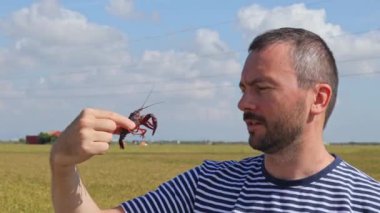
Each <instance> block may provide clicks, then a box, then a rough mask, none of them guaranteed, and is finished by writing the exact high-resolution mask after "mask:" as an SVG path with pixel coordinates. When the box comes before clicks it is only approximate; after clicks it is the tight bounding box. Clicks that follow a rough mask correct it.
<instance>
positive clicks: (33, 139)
mask: <svg viewBox="0 0 380 213" xmlns="http://www.w3.org/2000/svg"><path fill="white" fill-rule="evenodd" d="M26 143H27V144H39V143H40V137H38V135H27V136H26Z"/></svg>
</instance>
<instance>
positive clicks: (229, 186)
mask: <svg viewBox="0 0 380 213" xmlns="http://www.w3.org/2000/svg"><path fill="white" fill-rule="evenodd" d="M263 164H264V155H260V156H256V157H250V158H246V159H243V160H241V161H223V162H216V161H205V162H204V163H203V164H202V165H200V166H198V167H195V168H193V169H191V170H189V171H187V172H185V173H183V174H181V175H179V176H177V177H175V178H173V179H172V180H170V181H168V182H166V183H163V184H162V185H160V186H159V187H158V188H157V189H156V190H155V191H151V192H149V193H147V194H146V195H144V196H141V197H137V198H135V199H132V200H130V201H127V202H124V203H122V204H121V206H122V208H123V209H124V210H125V212H128V213H135V212H141V213H147V212H162V213H169V212H174V213H182V212H183V213H185V212H380V183H379V182H377V181H375V180H374V179H372V178H370V177H369V176H367V175H366V174H364V173H363V172H361V171H359V170H358V169H356V168H354V167H353V166H351V165H349V164H348V163H347V162H345V161H343V160H341V159H340V158H339V157H335V160H334V161H333V162H332V163H331V164H330V165H329V166H327V167H326V168H325V169H323V170H322V171H320V172H319V173H317V174H315V175H313V176H310V177H308V178H305V179H301V180H294V181H287V180H280V179H277V178H275V177H273V176H271V175H270V174H269V173H268V172H267V171H266V170H265V168H264V166H263Z"/></svg>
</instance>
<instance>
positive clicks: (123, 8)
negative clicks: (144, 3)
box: [107, 0, 135, 19]
mask: <svg viewBox="0 0 380 213" xmlns="http://www.w3.org/2000/svg"><path fill="white" fill-rule="evenodd" d="M107 11H108V12H109V13H111V14H113V15H115V16H119V17H123V18H126V19H128V18H130V17H131V16H133V15H134V13H135V12H134V7H133V0H110V1H109V3H108V6H107Z"/></svg>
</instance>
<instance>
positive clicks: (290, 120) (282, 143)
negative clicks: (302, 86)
mask: <svg viewBox="0 0 380 213" xmlns="http://www.w3.org/2000/svg"><path fill="white" fill-rule="evenodd" d="M304 110H305V104H304V102H303V101H301V100H300V101H297V103H296V104H295V107H294V108H293V109H292V110H287V111H285V110H279V111H277V113H278V115H279V116H278V118H277V119H276V120H274V121H272V122H267V120H266V119H265V118H264V117H263V116H260V115H257V114H255V113H252V112H244V115H243V116H244V120H245V119H253V120H256V121H259V122H260V123H261V124H262V125H263V126H265V129H266V132H265V134H264V135H262V136H260V135H257V134H255V132H249V144H250V146H251V147H252V148H253V149H256V150H259V151H262V152H264V153H266V154H274V153H277V152H279V151H281V150H283V149H284V148H286V147H289V146H290V145H292V144H294V143H295V142H296V141H297V139H298V138H299V136H300V135H301V133H302V132H303V129H304V121H305V114H306V113H305V111H304Z"/></svg>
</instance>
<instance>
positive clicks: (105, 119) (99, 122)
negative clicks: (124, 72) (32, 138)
mask: <svg viewBox="0 0 380 213" xmlns="http://www.w3.org/2000/svg"><path fill="white" fill-rule="evenodd" d="M134 127H135V124H134V123H133V122H132V121H131V120H129V119H128V118H127V117H124V116H122V115H119V114H117V113H114V112H110V111H104V110H98V109H91V108H87V109H84V110H82V112H81V113H80V114H79V115H78V117H77V118H76V119H75V120H74V121H73V122H72V123H71V124H70V125H69V126H68V127H67V128H66V129H65V130H64V131H63V132H62V134H61V135H60V136H59V137H58V139H57V141H56V143H55V144H54V146H53V148H52V150H51V156H50V160H51V164H52V165H53V166H59V167H70V166H74V165H76V164H79V163H81V162H83V161H86V160H87V159H89V158H91V157H92V156H94V155H99V154H104V153H105V152H106V151H107V150H108V149H109V143H110V142H111V141H112V135H113V134H114V133H118V131H119V130H120V128H124V129H133V128H134Z"/></svg>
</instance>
